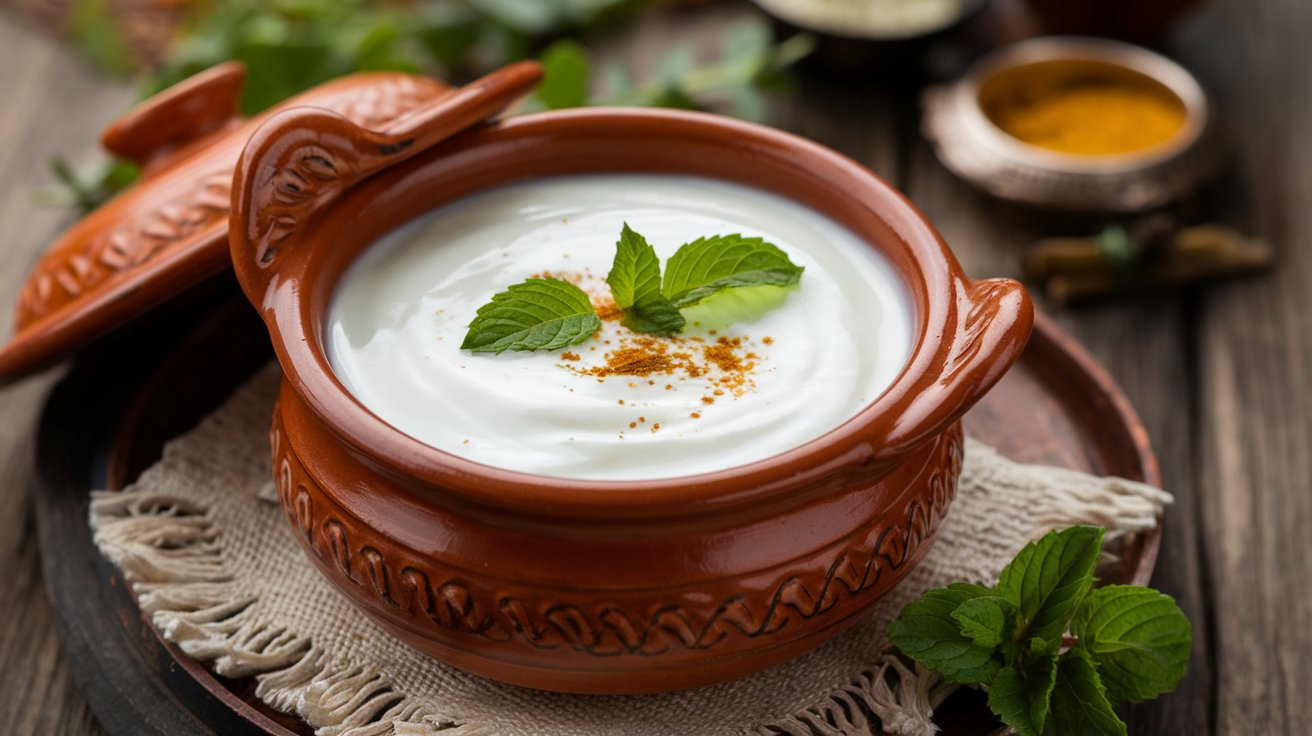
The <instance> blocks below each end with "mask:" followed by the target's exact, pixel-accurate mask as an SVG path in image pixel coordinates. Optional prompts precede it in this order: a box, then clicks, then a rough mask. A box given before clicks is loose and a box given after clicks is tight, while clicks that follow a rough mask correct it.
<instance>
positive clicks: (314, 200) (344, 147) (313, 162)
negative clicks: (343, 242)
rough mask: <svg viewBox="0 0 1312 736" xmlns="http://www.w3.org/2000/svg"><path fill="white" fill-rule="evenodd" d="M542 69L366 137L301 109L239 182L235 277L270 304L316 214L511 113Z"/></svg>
mask: <svg viewBox="0 0 1312 736" xmlns="http://www.w3.org/2000/svg"><path fill="white" fill-rule="evenodd" d="M541 78H542V67H541V66H540V65H539V64H537V63H536V62H520V63H517V64H512V65H510V66H507V67H505V68H503V69H500V70H498V71H496V72H493V73H492V74H489V75H487V76H485V77H483V78H482V79H479V80H477V81H475V82H472V83H470V84H468V85H466V86H464V87H461V88H459V89H452V90H451V91H450V92H449V93H448V94H445V95H442V96H440V97H437V98H436V99H434V100H432V101H430V102H428V103H427V104H425V105H424V106H422V107H419V108H416V109H415V110H413V111H411V112H410V113H407V114H406V115H404V116H402V117H400V118H398V119H397V120H395V121H393V122H392V123H391V125H389V126H388V127H387V129H386V130H382V131H375V130H366V129H365V128H361V127H360V126H358V125H356V124H355V123H352V122H350V121H349V120H347V119H346V118H344V117H342V116H340V115H338V114H336V113H333V112H329V111H327V110H322V109H319V108H312V107H295V108H290V109H287V110H284V111H282V112H279V113H278V114H276V115H274V116H273V117H271V118H269V120H267V121H266V122H265V123H264V124H263V125H261V126H260V127H259V128H258V129H257V130H256V131H255V133H254V134H253V135H252V136H251V138H250V140H249V141H248V142H247V143H246V148H245V150H243V151H242V155H241V159H240V160H239V161H238V163H237V168H236V170H235V171H234V172H233V187H232V219H231V222H230V225H229V237H230V244H231V248H232V261H233V267H234V268H235V269H236V271H237V278H238V280H239V281H240V282H241V285H242V288H243V289H244V290H245V291H246V294H247V296H249V297H250V298H251V300H252V301H253V302H255V303H256V304H259V303H260V300H261V299H262V297H263V293H264V290H265V288H266V287H267V285H268V282H269V280H270V279H272V277H273V274H274V272H275V271H276V267H275V266H276V261H277V260H278V257H279V254H280V253H282V252H284V251H285V250H286V249H288V248H290V247H291V246H292V245H293V243H292V241H293V240H294V238H293V236H294V235H295V234H296V232H297V231H298V230H299V229H300V228H301V227H302V226H303V225H304V224H305V222H306V221H307V220H308V219H310V218H311V217H313V215H314V213H315V212H316V211H318V210H319V209H320V208H322V207H324V206H325V205H327V204H328V203H330V202H331V201H333V200H335V199H336V198H337V197H338V196H339V195H340V194H341V193H342V192H343V191H345V190H346V189H348V188H350V187H351V186H352V185H353V184H355V183H356V182H358V181H360V180H362V179H364V178H365V177H367V176H369V175H371V174H373V173H376V172H378V171H380V170H382V169H384V168H387V167H389V166H393V165H395V164H397V163H400V162H402V161H405V160H406V159H408V158H410V157H412V156H414V155H416V154H418V153H420V152H421V151H423V150H425V149H427V148H429V147H430V146H432V145H434V144H436V143H438V142H440V141H442V140H445V139H447V138H450V137H451V136H453V135H455V134H456V133H458V132H460V131H461V130H464V129H466V128H468V127H470V126H472V125H475V124H477V123H480V122H482V121H484V120H486V119H488V118H490V117H492V116H494V115H496V114H499V113H500V112H502V111H503V110H504V109H505V108H506V107H508V106H509V105H510V104H512V103H513V102H515V101H516V100H518V99H519V98H521V97H523V96H524V95H526V94H528V93H529V92H530V91H531V90H532V89H533V88H534V87H535V86H536V85H537V83H538V82H539V81H540V80H541Z"/></svg>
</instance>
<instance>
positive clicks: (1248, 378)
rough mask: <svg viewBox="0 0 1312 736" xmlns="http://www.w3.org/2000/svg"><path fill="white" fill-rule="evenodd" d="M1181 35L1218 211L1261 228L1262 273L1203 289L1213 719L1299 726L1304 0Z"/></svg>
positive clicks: (1310, 635) (1249, 11)
mask: <svg viewBox="0 0 1312 736" xmlns="http://www.w3.org/2000/svg"><path fill="white" fill-rule="evenodd" d="M1184 30H1185V32H1184V33H1183V34H1182V36H1181V38H1180V39H1179V46H1180V49H1181V55H1182V58H1183V59H1184V60H1185V61H1186V63H1188V64H1189V65H1190V66H1192V67H1193V68H1194V69H1196V70H1197V71H1198V73H1199V74H1200V75H1201V76H1202V77H1203V80H1204V82H1205V83H1206V84H1207V85H1208V86H1209V87H1210V88H1211V89H1212V91H1213V93H1214V94H1215V98H1216V101H1217V103H1218V104H1217V107H1218V109H1219V112H1220V114H1221V116H1222V119H1223V120H1224V124H1225V127H1226V130H1227V131H1228V132H1229V143H1230V145H1231V153H1232V160H1231V164H1232V165H1231V169H1230V171H1229V173H1228V176H1227V179H1226V181H1225V183H1224V184H1223V185H1222V186H1221V187H1218V189H1217V191H1216V192H1215V194H1214V198H1213V201H1212V203H1211V204H1212V206H1213V208H1214V209H1215V211H1216V216H1217V217H1218V218H1224V219H1226V220H1231V221H1234V222H1236V223H1240V224H1242V225H1243V226H1245V227H1247V228H1248V229H1250V230H1252V231H1254V232H1257V233H1260V234H1262V235H1263V236H1265V237H1267V238H1269V239H1270V240H1271V241H1272V242H1273V244H1274V245H1275V246H1276V248H1277V250H1278V251H1279V252H1280V265H1279V267H1278V268H1277V269H1276V270H1274V271H1272V272H1271V273H1270V274H1269V275H1267V276H1264V277H1259V278H1255V279H1251V280H1248V281H1244V282H1236V283H1233V284H1228V285H1226V286H1224V287H1219V288H1215V289H1212V290H1210V291H1208V292H1207V293H1206V294H1204V295H1203V296H1202V297H1201V302H1200V309H1199V312H1198V315H1197V320H1196V322H1195V324H1194V329H1195V333H1194V334H1195V337H1194V339H1195V340H1196V342H1197V345H1198V354H1197V359H1198V389H1199V397H1198V398H1199V411H1198V427H1199V429H1200V432H1199V438H1198V445H1197V459H1198V465H1197V467H1198V498H1199V505H1200V510H1201V524H1200V525H1199V536H1200V539H1202V540H1204V542H1203V545H1202V549H1201V553H1202V557H1203V559H1202V562H1203V565H1204V566H1205V567H1206V568H1207V569H1208V570H1209V575H1210V581H1211V585H1210V589H1209V590H1207V591H1205V592H1206V593H1207V594H1208V596H1209V597H1210V599H1211V601H1212V602H1213V606H1214V609H1213V610H1214V613H1213V621H1214V627H1213V631H1212V636H1213V637H1214V640H1215V647H1216V662H1215V666H1216V692H1215V703H1214V708H1215V717H1216V730H1217V732H1218V733H1254V734H1257V733H1261V734H1267V733H1273V734H1275V733H1287V734H1296V733H1308V732H1309V730H1312V698H1309V697H1308V694H1309V693H1312V659H1309V657H1308V655H1309V654H1310V653H1312V590H1310V589H1309V587H1308V585H1307V581H1309V580H1312V543H1309V541H1308V529H1309V528H1312V493H1309V486H1310V485H1312V288H1309V283H1310V282H1312V250H1309V248H1312V242H1309V239H1310V236H1312V206H1310V205H1312V139H1309V131H1312V48H1310V47H1309V45H1308V42H1307V38H1308V36H1307V34H1308V32H1309V30H1312V4H1309V3H1307V2H1301V1H1299V0H1287V1H1286V2H1261V3H1248V2H1242V1H1233V2H1224V3H1217V4H1216V5H1214V6H1211V7H1208V8H1206V9H1205V10H1204V12H1202V13H1200V14H1199V15H1198V16H1197V17H1195V18H1194V19H1193V20H1192V22H1191V23H1190V24H1189V26H1188V27H1187V28H1186V29H1184Z"/></svg>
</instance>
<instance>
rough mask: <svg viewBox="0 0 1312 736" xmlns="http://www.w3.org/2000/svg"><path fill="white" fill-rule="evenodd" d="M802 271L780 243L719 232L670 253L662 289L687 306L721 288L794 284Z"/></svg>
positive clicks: (675, 300) (680, 305) (668, 297)
mask: <svg viewBox="0 0 1312 736" xmlns="http://www.w3.org/2000/svg"><path fill="white" fill-rule="evenodd" d="M802 271H803V268H802V267H801V266H799V265H797V264H795V263H793V262H792V261H791V260H789V258H788V255H787V254H786V253H784V252H783V251H782V250H780V249H779V247H778V246H776V245H774V244H772V243H767V242H765V241H764V240H763V239H761V238H747V237H743V236H742V235H739V234H736V233H735V234H733V235H715V236H712V237H709V238H698V239H697V240H694V241H692V242H691V243H685V244H684V245H683V246H681V247H680V248H679V250H678V251H676V252H675V253H674V255H672V256H670V261H669V263H666V264H665V280H664V282H663V283H662V285H661V291H663V292H664V294H665V298H666V299H669V300H670V301H671V302H673V303H674V305H675V306H677V307H679V308H683V307H690V306H692V305H694V304H696V303H697V302H699V301H701V300H702V299H705V298H706V297H708V296H710V295H711V294H714V293H715V292H717V291H720V290H721V289H731V288H735V287H740V286H765V285H771V286H791V285H793V284H795V283H797V281H798V279H800V278H801V277H802Z"/></svg>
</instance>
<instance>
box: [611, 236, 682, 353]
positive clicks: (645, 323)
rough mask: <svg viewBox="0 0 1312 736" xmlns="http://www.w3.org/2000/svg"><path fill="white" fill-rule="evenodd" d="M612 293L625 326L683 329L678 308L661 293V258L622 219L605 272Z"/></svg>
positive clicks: (670, 330)
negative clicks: (622, 312) (607, 270)
mask: <svg viewBox="0 0 1312 736" xmlns="http://www.w3.org/2000/svg"><path fill="white" fill-rule="evenodd" d="M606 283H607V284H608V285H609V286H610V293H611V296H613V297H614V298H615V303H616V304H617V305H619V307H620V309H622V310H624V326H625V327H628V328H629V329H630V330H633V331H634V332H647V333H653V334H661V335H672V334H674V333H676V332H678V331H679V330H682V329H683V325H684V323H685V320H684V318H683V315H681V314H679V308H678V307H676V306H674V305H673V304H671V303H670V300H668V299H666V298H665V295H664V294H662V293H661V261H660V258H658V257H657V256H656V249H655V248H652V247H651V245H650V244H649V243H648V242H647V239H646V238H644V237H642V236H641V235H639V234H638V233H636V232H634V231H633V229H632V228H630V227H629V224H628V223H627V222H626V223H624V229H623V230H622V231H621V232H620V239H619V242H617V243H616V244H615V261H614V263H613V264H612V265H611V268H610V273H609V274H607V276H606Z"/></svg>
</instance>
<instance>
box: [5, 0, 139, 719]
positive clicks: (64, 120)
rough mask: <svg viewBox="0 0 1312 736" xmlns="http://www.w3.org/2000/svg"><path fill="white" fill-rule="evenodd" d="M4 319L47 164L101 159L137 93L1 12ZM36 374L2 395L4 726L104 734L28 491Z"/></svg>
mask: <svg viewBox="0 0 1312 736" xmlns="http://www.w3.org/2000/svg"><path fill="white" fill-rule="evenodd" d="M0 68H3V69H4V71H3V72H2V73H0V99H3V100H4V104H3V105H0V140H3V141H4V142H5V143H4V144H3V146H2V147H0V171H3V172H4V174H5V176H4V179H3V181H0V244H3V247H0V293H3V294H4V295H5V297H4V298H3V299H0V322H3V323H4V324H6V325H7V324H10V323H12V321H13V295H14V294H16V293H17V290H18V287H19V285H20V284H21V283H22V281H23V278H24V277H25V276H26V275H27V272H28V270H29V269H30V268H31V266H32V264H33V263H34V262H35V260H36V257H37V256H38V255H39V254H40V253H41V251H42V249H43V248H44V247H45V246H46V245H47V244H48V243H49V242H50V241H51V239H52V238H53V237H54V236H55V235H56V234H57V233H58V232H59V230H61V229H62V228H63V227H64V226H65V225H66V224H67V218H68V216H69V215H68V211H67V210H63V209H59V208H41V207H37V206H35V196H34V193H35V189H36V188H37V187H39V186H48V185H50V184H52V183H53V182H52V181H51V178H50V176H49V175H48V173H47V165H46V160H47V158H48V157H49V156H51V155H55V154H60V155H64V156H66V157H68V158H69V159H70V160H72V161H73V162H74V163H79V162H80V163H87V162H90V161H92V160H94V157H93V154H94V151H95V141H96V137H97V135H98V134H99V131H100V127H101V126H103V125H104V124H105V123H106V122H108V121H109V120H111V119H112V118H113V117H115V116H117V114H118V112H119V111H120V110H122V109H123V106H124V105H125V104H127V103H128V102H129V101H130V99H131V95H132V93H131V91H130V90H127V89H123V88H120V87H115V86H112V85H106V84H105V83H104V81H103V80H101V79H99V78H98V77H96V76H95V75H94V74H93V73H91V71H90V70H89V69H87V68H86V67H85V66H84V65H83V64H82V63H81V62H80V61H79V60H78V59H77V58H76V57H74V56H73V55H72V54H70V53H69V52H68V51H67V50H66V49H64V48H62V47H60V46H59V45H58V44H56V43H55V42H53V41H51V40H50V39H48V38H46V37H45V36H43V35H40V34H38V33H36V32H34V31H33V30H31V29H29V28H26V27H23V26H21V25H19V24H17V23H15V22H14V21H12V20H11V19H9V18H8V17H4V16H0ZM49 383H50V382H49V380H48V379H44V378H38V379H34V380H30V381H27V382H26V383H24V384H22V385H20V386H17V387H15V388H12V389H9V390H6V391H4V392H3V393H0V530H3V531H4V534H3V535H2V536H0V569H3V570H5V571H6V574H7V575H8V576H9V581H10V582H9V585H8V586H7V587H6V591H5V593H4V595H3V596H0V733H4V734H42V735H44V734H75V735H78V736H81V735H83V734H99V733H102V731H101V729H100V728H99V727H98V726H97V725H96V724H95V721H94V719H93V717H92V715H91V712H90V710H89V709H88V708H87V707H86V705H85V703H84V701H83V700H82V698H81V696H80V695H79V694H78V693H77V691H76V688H75V687H74V685H73V683H72V681H71V677H70V672H69V671H68V668H67V666H66V665H65V661H64V659H63V658H62V657H61V656H60V653H59V646H58V642H57V640H56V638H55V633H54V629H53V627H52V624H51V615H50V609H49V604H48V603H47V600H46V595H45V589H44V585H43V583H42V580H41V574H40V563H39V560H38V558H37V545H36V539H35V535H34V532H33V525H32V504H31V500H30V498H29V496H28V486H29V484H30V478H31V476H32V440H31V435H32V432H33V430H34V427H35V421H36V411H37V409H38V408H39V405H40V400H41V398H42V396H43V395H44V394H45V392H46V390H47V389H48V387H49Z"/></svg>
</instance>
